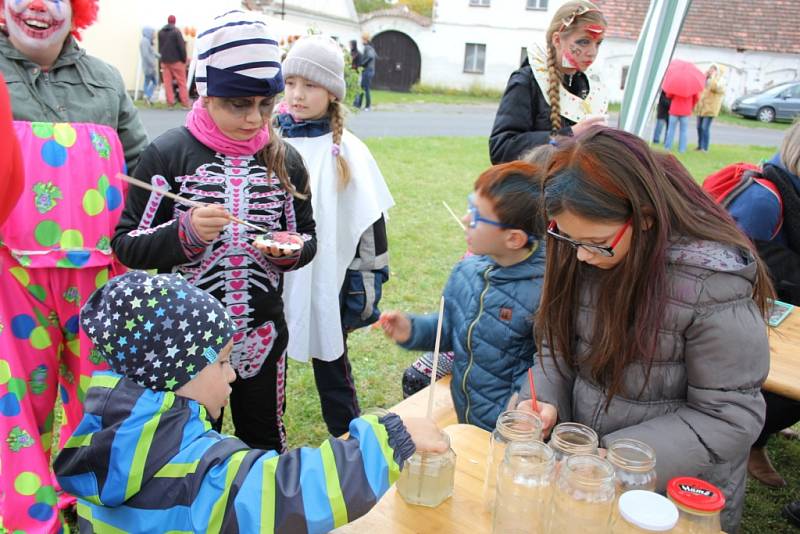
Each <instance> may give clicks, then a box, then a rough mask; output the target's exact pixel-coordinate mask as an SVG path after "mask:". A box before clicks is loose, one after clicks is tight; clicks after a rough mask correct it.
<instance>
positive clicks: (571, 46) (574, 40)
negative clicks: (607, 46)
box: [560, 24, 605, 71]
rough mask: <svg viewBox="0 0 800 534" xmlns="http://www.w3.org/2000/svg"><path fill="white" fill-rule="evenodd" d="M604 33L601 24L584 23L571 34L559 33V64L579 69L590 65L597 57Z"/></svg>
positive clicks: (582, 69)
mask: <svg viewBox="0 0 800 534" xmlns="http://www.w3.org/2000/svg"><path fill="white" fill-rule="evenodd" d="M604 33H605V28H604V27H603V26H600V25H598V24H586V25H584V26H583V27H581V28H579V29H578V30H577V31H576V32H574V33H572V34H569V35H564V34H561V39H560V41H561V66H562V67H564V68H566V69H575V70H579V71H585V70H586V69H588V68H589V67H591V66H592V64H593V63H594V61H595V59H596V58H597V53H598V51H599V49H600V45H601V44H602V42H603V36H604Z"/></svg>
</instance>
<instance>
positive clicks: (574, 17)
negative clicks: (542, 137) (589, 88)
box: [545, 0, 607, 136]
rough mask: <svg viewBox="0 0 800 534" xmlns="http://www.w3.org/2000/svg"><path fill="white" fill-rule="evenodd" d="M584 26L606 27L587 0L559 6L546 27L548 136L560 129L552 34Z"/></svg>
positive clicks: (558, 76) (557, 70)
mask: <svg viewBox="0 0 800 534" xmlns="http://www.w3.org/2000/svg"><path fill="white" fill-rule="evenodd" d="M585 24H599V25H601V26H604V27H605V26H607V23H606V19H605V17H603V14H602V13H601V12H600V10H599V9H598V8H597V6H596V5H594V4H593V3H591V2H589V1H587V0H570V1H569V2H566V3H565V4H564V5H563V6H561V7H560V8H559V9H558V11H556V14H555V15H553V20H551V21H550V26H548V27H547V33H546V34H545V37H546V39H547V73H548V76H549V80H550V84H549V86H548V88H547V96H548V99H549V100H550V124H551V126H550V128H551V130H550V135H552V136H555V135H556V134H557V133H558V130H560V129H561V98H560V94H559V88H560V87H561V69H560V68H559V66H558V65H557V64H556V49H555V47H554V46H553V34H555V33H560V34H561V35H564V36H566V35H570V34H572V33H574V32H576V31H577V30H578V29H580V27H581V26H583V25H585Z"/></svg>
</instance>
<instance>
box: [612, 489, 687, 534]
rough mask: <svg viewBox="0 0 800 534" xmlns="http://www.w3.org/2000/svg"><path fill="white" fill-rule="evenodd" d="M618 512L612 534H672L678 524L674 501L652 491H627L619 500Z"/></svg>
mask: <svg viewBox="0 0 800 534" xmlns="http://www.w3.org/2000/svg"><path fill="white" fill-rule="evenodd" d="M617 511H618V514H617V518H616V519H615V520H614V524H613V526H612V528H611V533H612V534H648V533H652V532H672V529H673V528H674V527H675V524H676V523H677V522H678V509H677V508H676V507H675V505H674V504H673V503H672V501H670V500H669V499H667V498H666V497H664V496H662V495H659V494H658V493H654V492H652V491H644V490H630V491H626V492H625V493H624V494H623V495H621V496H620V498H619V501H618V503H617Z"/></svg>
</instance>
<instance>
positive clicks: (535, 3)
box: [525, 0, 547, 10]
mask: <svg viewBox="0 0 800 534" xmlns="http://www.w3.org/2000/svg"><path fill="white" fill-rule="evenodd" d="M527 2H528V3H527V4H526V6H525V7H526V8H527V9H541V10H546V9H547V0H527Z"/></svg>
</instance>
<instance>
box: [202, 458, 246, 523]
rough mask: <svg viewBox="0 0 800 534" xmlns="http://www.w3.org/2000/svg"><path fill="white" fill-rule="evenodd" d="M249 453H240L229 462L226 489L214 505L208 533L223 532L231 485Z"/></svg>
mask: <svg viewBox="0 0 800 534" xmlns="http://www.w3.org/2000/svg"><path fill="white" fill-rule="evenodd" d="M247 452H248V451H239V452H235V453H233V454H232V455H231V459H230V460H229V461H228V471H227V473H225V489H224V490H223V491H222V495H220V496H219V499H217V502H215V503H214V508H212V510H211V517H210V519H209V522H208V532H221V531H222V520H223V519H224V518H225V509H226V508H227V506H228V494H229V493H230V492H231V485H232V484H233V479H234V478H236V474H237V473H238V472H239V466H240V465H241V464H242V460H244V457H245V455H246V454H247Z"/></svg>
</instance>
